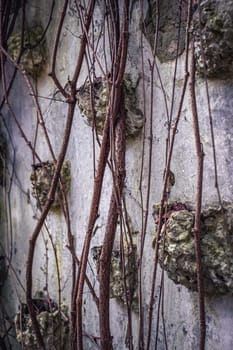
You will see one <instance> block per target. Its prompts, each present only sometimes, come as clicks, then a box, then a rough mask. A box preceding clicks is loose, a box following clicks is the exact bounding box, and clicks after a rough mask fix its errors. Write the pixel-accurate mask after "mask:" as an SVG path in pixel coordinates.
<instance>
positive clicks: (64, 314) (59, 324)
mask: <svg viewBox="0 0 233 350" xmlns="http://www.w3.org/2000/svg"><path fill="white" fill-rule="evenodd" d="M40 294H41V295H40V296H39V297H38V296H35V298H33V307H34V309H35V312H36V318H37V321H38V325H39V327H40V331H41V335H42V337H43V340H44V343H45V346H46V349H50V350H56V349H58V348H59V349H64V350H65V349H67V341H68V335H69V318H68V307H67V306H66V305H62V306H61V308H60V309H59V308H58V306H57V304H56V303H55V302H54V301H53V300H51V299H48V298H46V297H45V296H44V295H43V293H42V292H41V293H40ZM15 329H16V340H17V341H18V342H19V343H20V344H21V345H23V346H24V349H26V350H34V349H35V350H36V349H37V350H38V349H40V348H39V347H38V341H37V338H36V334H35V332H34V329H33V326H32V320H31V317H30V314H29V311H28V307H27V304H24V303H22V304H21V305H20V307H19V312H18V313H17V314H16V316H15Z"/></svg>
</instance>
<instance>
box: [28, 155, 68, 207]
mask: <svg viewBox="0 0 233 350" xmlns="http://www.w3.org/2000/svg"><path fill="white" fill-rule="evenodd" d="M70 168H71V166H70V162H69V161H68V160H67V161H65V162H64V163H63V166H62V170H61V181H62V183H63V187H64V190H65V193H68V192H69V189H70V182H71V172H70ZM54 171H55V165H54V163H53V162H50V161H47V162H42V163H38V164H35V165H33V171H32V173H31V177H30V179H31V183H32V196H33V197H35V198H36V200H37V207H38V208H42V207H43V206H44V205H45V203H46V201H47V199H48V194H49V190H50V187H51V183H52V178H53V175H54ZM61 203H62V192H61V186H60V184H58V187H57V190H56V193H55V198H54V202H53V204H52V208H53V209H56V208H59V207H60V205H61Z"/></svg>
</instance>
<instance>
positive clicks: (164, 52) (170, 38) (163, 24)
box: [143, 0, 188, 62]
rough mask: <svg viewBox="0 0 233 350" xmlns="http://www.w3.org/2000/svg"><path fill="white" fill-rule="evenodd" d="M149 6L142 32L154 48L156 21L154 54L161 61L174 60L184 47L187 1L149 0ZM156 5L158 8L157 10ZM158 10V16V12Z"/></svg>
mask: <svg viewBox="0 0 233 350" xmlns="http://www.w3.org/2000/svg"><path fill="white" fill-rule="evenodd" d="M148 3H149V6H148V10H147V14H146V18H145V21H144V25H143V31H144V34H145V36H146V38H147V40H148V41H149V43H150V45H151V47H152V49H154V43H155V34H156V26H157V24H156V21H157V20H159V22H158V37H157V46H156V56H158V58H159V60H160V61H161V62H166V61H169V60H174V59H175V58H176V57H177V54H178V55H181V54H182V53H183V51H184V48H185V30H186V29H185V28H186V20H187V9H188V7H187V3H186V2H182V5H181V3H180V0H173V1H170V0H163V1H160V2H159V4H157V0H149V1H148ZM157 5H158V10H159V11H157ZM157 12H159V18H158V14H157ZM178 45H179V47H178Z"/></svg>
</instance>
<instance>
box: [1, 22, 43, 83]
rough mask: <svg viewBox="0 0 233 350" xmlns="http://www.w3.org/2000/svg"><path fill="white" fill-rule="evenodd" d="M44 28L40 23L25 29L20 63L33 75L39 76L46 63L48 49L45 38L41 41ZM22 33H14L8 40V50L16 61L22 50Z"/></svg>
mask: <svg viewBox="0 0 233 350" xmlns="http://www.w3.org/2000/svg"><path fill="white" fill-rule="evenodd" d="M42 35H43V29H42V27H41V26H40V25H36V26H34V27H31V28H28V29H27V30H25V31H24V42H23V48H22V56H21V59H20V64H21V66H22V67H23V69H24V70H25V71H26V72H27V73H28V74H30V75H31V76H32V77H34V78H35V77H38V76H39V75H40V74H41V72H42V70H43V68H44V65H45V63H46V59H47V52H46V51H47V50H46V45H45V40H44V39H43V40H42V41H41V38H42ZM21 41H22V34H21V32H17V33H15V34H12V35H11V36H10V38H9V40H8V42H7V44H8V50H9V53H10V54H11V56H12V58H13V59H14V60H15V61H16V60H17V59H18V56H19V53H20V50H21Z"/></svg>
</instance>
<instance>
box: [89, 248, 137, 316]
mask: <svg viewBox="0 0 233 350" xmlns="http://www.w3.org/2000/svg"><path fill="white" fill-rule="evenodd" d="M101 249H102V246H99V247H93V248H92V257H93V260H94V261H95V263H96V265H97V270H98V269H99V268H98V266H99V258H100V254H101ZM124 278H125V284H124ZM109 287H110V298H115V299H116V300H118V301H119V302H121V303H122V304H123V305H126V303H127V300H128V303H129V305H131V306H132V309H133V310H134V311H135V312H138V296H137V247H136V245H135V244H133V246H127V245H125V246H124V265H123V260H122V254H121V251H120V249H113V252H112V258H111V272H110V286H109ZM126 296H127V300H126Z"/></svg>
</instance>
